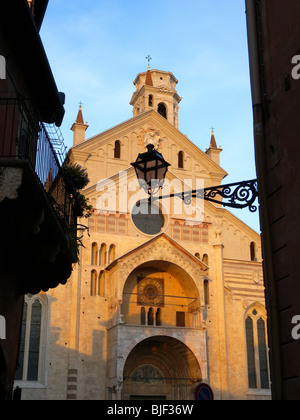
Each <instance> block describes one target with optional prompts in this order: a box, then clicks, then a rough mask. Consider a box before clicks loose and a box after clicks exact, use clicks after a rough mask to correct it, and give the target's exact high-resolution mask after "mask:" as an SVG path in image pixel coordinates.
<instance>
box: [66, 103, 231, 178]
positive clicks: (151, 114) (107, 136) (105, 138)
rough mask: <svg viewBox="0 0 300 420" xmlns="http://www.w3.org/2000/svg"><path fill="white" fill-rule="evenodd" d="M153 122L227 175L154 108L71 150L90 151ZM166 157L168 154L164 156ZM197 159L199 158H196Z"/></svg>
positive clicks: (181, 146)
mask: <svg viewBox="0 0 300 420" xmlns="http://www.w3.org/2000/svg"><path fill="white" fill-rule="evenodd" d="M151 120H152V121H151ZM149 122H151V123H152V124H156V125H157V128H158V129H160V130H165V132H166V133H167V134H168V135H169V136H170V137H172V138H173V139H174V138H176V142H177V143H178V146H179V147H180V149H181V150H185V149H187V148H189V149H190V150H191V154H192V155H193V157H194V158H195V156H197V155H198V156H199V160H201V161H202V163H204V162H206V164H207V165H208V166H210V167H211V168H212V171H213V172H215V173H220V174H221V175H222V177H223V178H224V177H226V176H227V175H228V173H227V172H226V171H225V170H224V169H223V168H221V167H220V166H219V165H218V164H216V163H215V162H214V161H213V160H212V159H211V158H210V157H209V156H208V155H207V154H206V153H204V152H203V151H202V150H201V149H200V148H199V147H198V146H196V145H195V144H194V143H193V142H192V141H191V140H190V139H189V138H188V137H186V136H185V135H184V134H183V133H181V132H180V131H179V130H178V129H177V128H175V127H174V126H173V125H172V124H170V123H169V122H168V121H167V120H166V119H165V118H164V117H162V116H161V115H160V114H159V113H158V112H156V111H154V110H149V111H146V112H144V113H142V114H140V115H137V116H135V117H133V118H130V119H129V120H127V121H124V122H122V123H120V124H118V125H116V126H114V127H112V128H110V129H108V130H106V131H104V132H102V133H100V134H98V135H96V136H94V137H91V138H90V139H88V140H86V141H85V142H83V143H80V144H78V145H76V146H73V147H72V148H71V149H70V151H69V152H72V151H74V152H75V151H78V152H79V151H80V152H84V151H86V152H90V151H92V148H93V147H94V146H95V149H96V148H97V149H98V148H99V147H101V146H103V145H105V144H106V143H109V142H111V140H112V138H114V137H116V138H117V137H118V136H122V135H127V134H128V131H130V130H136V128H137V124H139V125H142V124H146V123H149ZM164 157H165V159H166V156H164ZM195 160H197V158H195Z"/></svg>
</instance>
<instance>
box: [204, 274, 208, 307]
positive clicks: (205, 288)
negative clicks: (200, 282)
mask: <svg viewBox="0 0 300 420" xmlns="http://www.w3.org/2000/svg"><path fill="white" fill-rule="evenodd" d="M204 304H205V306H208V305H209V281H208V280H204Z"/></svg>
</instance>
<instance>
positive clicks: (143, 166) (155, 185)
mask: <svg viewBox="0 0 300 420" xmlns="http://www.w3.org/2000/svg"><path fill="white" fill-rule="evenodd" d="M147 149H148V151H147V152H145V153H141V154H139V156H138V158H137V160H136V162H134V163H132V164H131V165H132V166H133V167H134V169H135V172H136V176H137V179H138V181H139V184H140V187H141V188H143V189H144V190H145V191H146V192H148V194H154V193H155V192H157V191H158V190H159V188H162V186H163V183H164V181H165V177H166V174H167V171H168V167H169V166H170V164H169V163H168V162H166V161H165V159H164V158H163V156H162V154H161V153H159V152H158V151H157V150H155V149H154V146H153V145H152V144H149V145H148V146H147Z"/></svg>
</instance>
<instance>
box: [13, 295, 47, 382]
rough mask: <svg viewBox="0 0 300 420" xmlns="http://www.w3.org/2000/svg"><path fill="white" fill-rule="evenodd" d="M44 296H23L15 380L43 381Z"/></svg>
mask: <svg viewBox="0 0 300 420" xmlns="http://www.w3.org/2000/svg"><path fill="white" fill-rule="evenodd" d="M46 299H47V298H46V296H42V295H36V296H32V295H27V296H25V302H24V309H23V318H22V325H21V336H20V348H19V360H18V366H17V370H16V374H15V380H16V381H24V382H43V381H44V378H43V374H44V367H45V363H44V358H43V357H42V356H43V354H41V349H42V348H45V338H46V334H45V331H44V330H43V329H42V325H44V324H45V322H46V307H47V305H46Z"/></svg>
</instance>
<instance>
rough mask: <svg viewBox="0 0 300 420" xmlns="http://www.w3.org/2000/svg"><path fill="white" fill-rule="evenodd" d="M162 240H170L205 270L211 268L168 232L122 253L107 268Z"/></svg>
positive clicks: (109, 268)
mask: <svg viewBox="0 0 300 420" xmlns="http://www.w3.org/2000/svg"><path fill="white" fill-rule="evenodd" d="M161 240H166V241H168V242H169V243H170V244H171V245H172V246H174V247H175V248H176V249H177V250H178V251H179V252H180V253H183V254H184V256H185V258H186V257H187V258H189V259H190V261H193V263H196V264H197V265H199V267H201V269H202V270H204V271H205V270H207V269H208V268H209V267H208V266H207V265H206V264H204V262H202V261H200V260H199V259H198V258H196V257H195V256H194V255H193V254H191V253H190V252H189V251H187V250H186V249H185V248H183V247H182V246H181V245H179V243H178V242H176V241H175V240H174V239H172V238H170V236H169V235H167V234H166V233H160V234H159V235H157V236H155V237H154V238H152V239H150V240H149V241H147V242H145V243H143V244H142V245H139V246H138V247H136V248H134V249H132V250H130V251H129V252H127V253H126V254H124V255H122V256H121V257H119V258H117V259H116V260H115V261H113V262H112V263H111V264H109V265H108V266H107V267H106V270H108V271H109V270H111V269H112V268H113V267H114V266H115V265H116V264H118V262H119V261H122V260H124V259H126V258H127V257H129V256H130V255H132V254H135V253H137V252H139V251H140V250H142V249H143V248H147V247H148V246H149V245H151V244H153V243H154V242H158V241H161Z"/></svg>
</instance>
